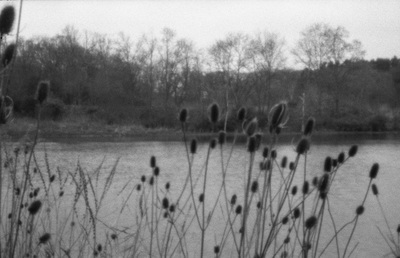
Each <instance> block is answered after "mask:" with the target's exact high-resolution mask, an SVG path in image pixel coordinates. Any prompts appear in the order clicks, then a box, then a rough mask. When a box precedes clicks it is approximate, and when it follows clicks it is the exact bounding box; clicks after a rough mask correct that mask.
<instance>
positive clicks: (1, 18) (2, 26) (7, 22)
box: [0, 5, 15, 38]
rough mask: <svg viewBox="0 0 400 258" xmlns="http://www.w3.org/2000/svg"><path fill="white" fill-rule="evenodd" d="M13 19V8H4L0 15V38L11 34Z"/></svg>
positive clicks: (10, 6) (9, 6)
mask: <svg viewBox="0 0 400 258" xmlns="http://www.w3.org/2000/svg"><path fill="white" fill-rule="evenodd" d="M14 19H15V8H14V6H12V5H8V6H5V7H4V8H3V9H2V10H1V13H0V38H2V37H3V35H5V34H8V33H10V32H11V29H12V26H13V23H14Z"/></svg>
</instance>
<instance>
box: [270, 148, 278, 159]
mask: <svg viewBox="0 0 400 258" xmlns="http://www.w3.org/2000/svg"><path fill="white" fill-rule="evenodd" d="M276 156H277V153H276V150H272V151H271V159H276Z"/></svg>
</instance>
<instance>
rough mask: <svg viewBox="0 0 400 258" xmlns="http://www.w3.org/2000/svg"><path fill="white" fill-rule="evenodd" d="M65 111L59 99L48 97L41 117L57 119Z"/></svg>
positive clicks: (60, 117) (61, 116)
mask: <svg viewBox="0 0 400 258" xmlns="http://www.w3.org/2000/svg"><path fill="white" fill-rule="evenodd" d="M65 113H66V107H65V104H64V103H63V102H62V101H61V100H59V99H49V100H48V101H47V102H46V103H45V105H44V106H43V110H42V118H43V119H51V120H53V121H57V120H60V119H62V118H63V116H64V115H65Z"/></svg>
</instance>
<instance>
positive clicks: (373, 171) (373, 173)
mask: <svg viewBox="0 0 400 258" xmlns="http://www.w3.org/2000/svg"><path fill="white" fill-rule="evenodd" d="M378 172H379V164H378V163H374V164H373V165H372V167H371V170H370V171H369V177H370V178H371V179H374V178H376V176H377V175H378Z"/></svg>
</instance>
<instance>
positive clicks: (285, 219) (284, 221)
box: [282, 216, 289, 225]
mask: <svg viewBox="0 0 400 258" xmlns="http://www.w3.org/2000/svg"><path fill="white" fill-rule="evenodd" d="M288 222H289V218H288V217H287V216H285V217H283V219H282V224H283V225H286V223H288Z"/></svg>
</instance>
